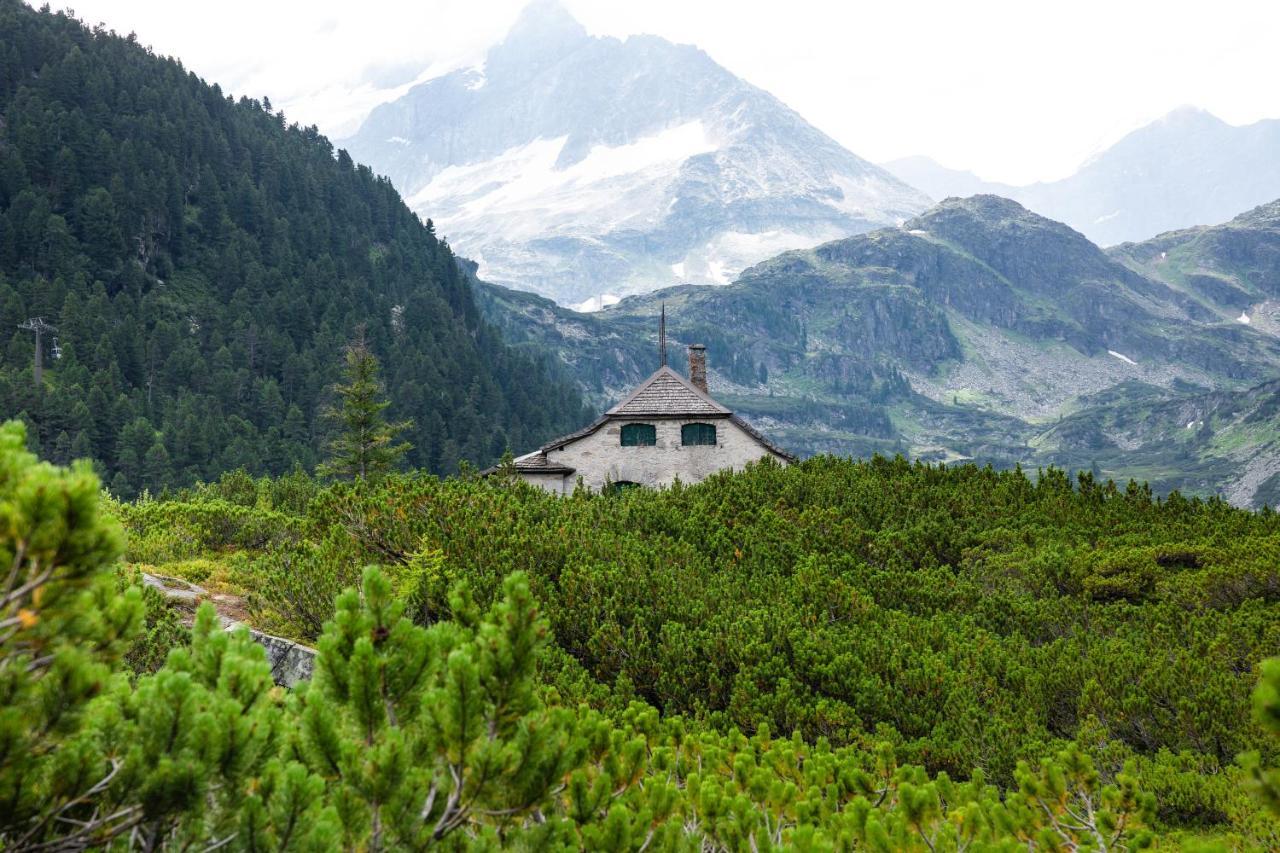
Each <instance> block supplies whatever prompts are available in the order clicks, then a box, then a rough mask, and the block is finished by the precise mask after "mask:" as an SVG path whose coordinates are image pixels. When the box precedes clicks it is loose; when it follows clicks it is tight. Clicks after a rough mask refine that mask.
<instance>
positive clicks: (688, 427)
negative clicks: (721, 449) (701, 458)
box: [680, 424, 716, 445]
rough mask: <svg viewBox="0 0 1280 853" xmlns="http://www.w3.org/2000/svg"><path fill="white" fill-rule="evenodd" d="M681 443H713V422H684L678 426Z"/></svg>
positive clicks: (714, 436)
mask: <svg viewBox="0 0 1280 853" xmlns="http://www.w3.org/2000/svg"><path fill="white" fill-rule="evenodd" d="M680 443H681V444H686V445H687V444H715V443H716V425H715V424H685V425H684V426H682V427H680Z"/></svg>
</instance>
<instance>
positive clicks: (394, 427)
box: [318, 328, 413, 480]
mask: <svg viewBox="0 0 1280 853" xmlns="http://www.w3.org/2000/svg"><path fill="white" fill-rule="evenodd" d="M343 377H344V379H345V382H340V383H338V384H337V385H335V386H334V389H333V390H334V393H335V394H337V396H338V398H339V405H338V406H336V407H333V408H331V409H330V410H329V412H328V415H329V417H330V419H332V420H333V421H335V422H336V423H337V424H338V429H339V432H338V435H337V436H336V437H335V438H334V439H333V440H332V441H331V442H330V444H329V459H328V461H326V462H325V463H324V464H322V465H321V466H320V468H319V471H318V473H319V474H320V475H321V476H323V477H333V478H339V479H359V480H363V479H366V478H375V477H380V476H382V475H383V474H386V473H388V472H389V471H391V470H393V469H394V468H395V467H396V466H397V465H398V464H399V462H400V458H401V457H402V456H404V454H405V453H406V452H408V450H409V447H410V445H409V444H408V443H407V442H399V443H397V442H396V437H397V436H398V435H399V434H400V433H402V432H404V431H405V430H407V429H409V428H411V427H412V426H413V422H412V421H399V422H397V423H388V422H387V419H386V417H384V415H383V411H384V410H385V409H386V408H387V407H388V406H389V405H391V404H390V403H389V402H388V401H387V400H386V399H384V391H383V387H382V380H381V379H380V378H379V366H378V359H377V357H376V356H375V355H374V354H373V352H372V350H370V349H369V345H368V343H366V341H365V337H364V329H363V328H361V329H360V331H359V333H358V334H357V336H356V339H355V341H353V342H352V343H351V344H350V346H348V347H347V349H346V366H345V368H344V370H343Z"/></svg>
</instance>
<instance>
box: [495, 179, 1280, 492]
mask: <svg viewBox="0 0 1280 853" xmlns="http://www.w3.org/2000/svg"><path fill="white" fill-rule="evenodd" d="M1277 210H1280V205H1278V206H1274V207H1273V206H1268V207H1266V208H1260V209H1258V210H1255V211H1252V212H1250V213H1249V214H1245V215H1243V216H1241V217H1237V219H1236V220H1233V221H1232V222H1230V223H1227V224H1225V225H1223V226H1218V227H1216V228H1201V229H1193V230H1192V231H1188V232H1179V233H1178V234H1171V235H1165V236H1163V237H1162V238H1160V239H1159V240H1157V241H1152V242H1151V243H1146V244H1128V245H1126V246H1123V247H1118V248H1117V249H1114V250H1111V251H1103V250H1101V249H1099V248H1098V247H1097V246H1095V245H1094V244H1092V243H1090V242H1089V241H1088V240H1087V239H1086V238H1085V237H1084V236H1083V235H1081V234H1079V233H1078V232H1076V231H1074V230H1072V229H1071V228H1069V227H1067V226H1065V225H1063V224H1061V223H1057V222H1054V221H1052V220H1049V219H1046V218H1044V217H1041V216H1038V215H1036V214H1034V213H1032V212H1030V211H1028V210H1026V209H1025V208H1023V207H1022V206H1020V205H1018V204H1017V203H1015V202H1012V201H1009V200H1007V199H1002V198H998V197H994V196H977V197H972V198H968V199H950V200H948V201H946V202H943V203H942V204H939V205H937V206H935V207H934V208H931V209H930V210H928V211H926V212H925V213H923V214H921V215H920V216H917V217H915V218H913V219H911V220H909V221H907V222H905V223H903V225H902V226H900V227H896V228H886V229H881V230H878V231H874V232H871V233H869V234H864V235H859V236H855V237H850V238H847V239H844V240H838V241H834V242H831V243H826V244H823V245H821V246H818V247H815V248H813V249H808V250H803V251H793V252H787V253H784V254H782V255H780V256H778V257H776V258H773V259H770V260H768V261H765V262H763V263H761V264H757V265H756V266H753V267H751V268H750V269H748V270H746V271H745V272H744V273H743V274H742V275H741V276H740V277H739V279H738V280H737V281H736V282H735V283H734V284H732V285H729V286H727V287H717V288H708V287H698V286H681V287H675V288H668V289H664V290H662V291H659V292H657V293H653V294H647V295H643V296H634V297H629V298H627V299H624V300H622V301H621V302H620V303H619V304H617V305H615V306H612V307H610V308H607V309H605V310H603V311H600V312H598V313H596V314H591V315H582V314H577V313H575V312H572V311H568V310H566V309H563V308H560V307H559V306H556V305H555V304H554V303H552V302H549V301H548V300H544V299H540V298H539V297H536V296H534V295H531V294H521V293H516V292H514V291H509V290H504V289H498V288H492V287H480V288H478V293H479V296H478V299H479V301H480V304H481V308H482V311H484V312H485V313H486V315H487V316H489V317H490V318H491V319H492V320H493V321H494V322H496V323H497V324H498V325H499V326H500V327H502V329H503V331H504V333H505V334H506V335H507V337H508V338H509V339H515V340H519V341H522V342H523V345H525V346H530V347H536V348H539V349H550V350H551V351H553V352H555V353H556V354H557V356H558V358H559V359H560V360H561V361H562V362H563V363H564V364H565V365H566V367H567V369H568V371H569V372H570V373H571V374H572V375H574V376H576V377H577V378H578V381H579V384H580V386H581V387H582V388H583V390H584V392H585V393H586V395H587V396H588V397H589V398H590V399H591V400H592V402H593V403H594V404H595V405H597V406H598V407H603V406H604V405H605V404H606V403H607V402H608V401H610V400H613V399H616V398H617V397H618V396H619V395H620V394H621V393H622V392H623V391H624V390H625V389H626V388H627V387H628V386H629V385H630V384H632V383H633V382H635V381H637V380H638V379H640V378H641V377H642V376H644V375H646V374H647V373H648V372H649V371H650V370H651V369H652V366H653V364H654V361H655V359H656V355H655V352H656V350H655V345H654V343H653V341H654V337H655V335H656V329H657V326H656V316H657V313H658V311H659V309H660V306H661V304H663V303H665V305H666V308H667V314H668V327H669V328H668V334H669V337H670V338H671V340H672V341H673V346H678V345H680V344H683V343H693V342H700V343H705V344H707V345H708V348H709V354H710V365H711V374H712V379H711V384H712V391H713V393H715V394H716V395H717V396H718V397H719V398H720V399H722V400H724V401H725V402H726V403H728V404H729V405H731V406H732V407H733V408H735V410H737V411H738V412H740V413H741V414H743V415H745V416H746V417H748V418H751V419H753V420H755V421H756V422H757V423H758V424H759V425H760V426H761V427H762V428H765V429H767V430H769V431H770V434H771V435H773V436H775V437H777V438H778V439H779V440H780V441H781V442H782V443H784V444H786V445H787V446H789V447H790V448H791V449H793V450H797V451H800V452H802V453H812V452H824V451H832V452H838V453H854V454H865V453H869V452H874V451H885V452H903V453H906V454H908V455H910V456H920V457H925V458H931V459H942V460H957V459H964V458H972V459H979V460H983V461H990V462H993V463H995V464H999V465H1012V464H1015V463H1021V464H1024V465H1037V464H1059V465H1064V466H1067V467H1078V468H1084V469H1087V470H1088V469H1095V468H1096V469H1097V470H1098V471H1099V473H1100V474H1104V475H1107V476H1115V477H1119V478H1125V477H1127V476H1130V475H1133V476H1140V477H1141V478H1142V479H1148V480H1151V481H1152V482H1153V485H1155V486H1156V487H1157V488H1162V489H1165V490H1167V489H1170V488H1175V487H1176V488H1187V489H1190V490H1192V491H1195V492H1197V493H1214V492H1216V491H1219V490H1221V491H1223V492H1224V493H1226V494H1229V495H1230V496H1231V497H1232V499H1233V500H1236V501H1237V502H1240V503H1250V502H1253V501H1255V499H1256V498H1257V495H1259V494H1269V492H1266V490H1265V489H1263V488H1262V487H1263V485H1264V484H1265V481H1266V478H1265V477H1260V474H1261V473H1262V472H1263V470H1264V469H1265V470H1269V469H1268V468H1267V467H1266V466H1267V465H1268V464H1270V463H1265V462H1263V463H1259V465H1261V468H1259V471H1258V472H1255V474H1257V475H1259V476H1254V475H1249V478H1252V479H1249V478H1245V477H1244V475H1243V474H1242V471H1243V468H1242V466H1241V464H1240V457H1239V452H1238V451H1239V447H1237V446H1236V445H1235V444H1233V445H1232V446H1231V447H1226V446H1222V443H1223V442H1227V443H1228V444H1231V443H1232V442H1235V443H1237V444H1239V443H1243V446H1247V448H1249V449H1250V451H1259V452H1261V453H1262V455H1263V456H1265V455H1266V454H1267V453H1271V452H1272V451H1271V450H1267V449H1266V448H1268V447H1271V444H1270V443H1269V442H1270V441H1271V439H1270V438H1268V437H1267V436H1269V434H1270V433H1269V432H1268V430H1270V426H1269V425H1268V424H1269V422H1268V421H1267V419H1266V418H1265V417H1262V418H1261V419H1259V418H1257V417H1254V419H1253V420H1247V419H1248V418H1249V417H1251V415H1250V413H1251V412H1254V411H1261V409H1260V407H1262V406H1264V403H1265V399H1267V398H1268V397H1267V394H1268V392H1267V391H1266V390H1265V389H1266V388H1267V387H1268V386H1266V385H1265V383H1267V382H1270V381H1272V380H1274V379H1275V377H1276V376H1278V375H1280V338H1277V337H1276V335H1275V333H1274V332H1273V331H1271V330H1269V328H1268V327H1266V326H1265V325H1264V324H1262V323H1257V322H1252V321H1251V322H1248V323H1246V322H1241V321H1240V319H1239V316H1238V315H1239V314H1240V306H1241V305H1250V306H1253V305H1256V304H1258V303H1259V302H1261V301H1265V299H1266V298H1268V297H1269V296H1270V294H1271V293H1272V292H1273V289H1274V285H1273V284H1272V282H1274V281H1275V278H1274V277H1273V278H1266V277H1265V276H1264V275H1262V273H1263V272H1265V271H1267V270H1270V269H1272V267H1269V266H1268V264H1269V260H1268V259H1269V258H1271V257H1272V255H1271V252H1272V251H1273V250H1274V247H1275V246H1277V245H1280V241H1277V242H1273V240H1274V239H1275V237H1276V233H1275V232H1274V231H1273V228H1274V224H1275V221H1276V220H1277V219H1278V218H1280V217H1276V216H1274V214H1275V213H1276V211H1277ZM1161 253H1164V254H1163V258H1161ZM1153 259H1158V260H1160V262H1161V263H1162V264H1163V267H1158V265H1155V261H1153ZM1193 261H1194V263H1193ZM1206 270H1208V271H1207V272H1206ZM1175 272H1177V273H1178V274H1177V275H1175V274H1174V273H1175ZM1196 276H1211V277H1214V280H1215V281H1221V282H1222V286H1221V287H1220V288H1218V289H1214V288H1210V287H1207V286H1204V285H1197V283H1198V282H1199V281H1200V279H1198V278H1196ZM1237 291H1239V292H1240V293H1246V294H1247V297H1246V296H1239V295H1237ZM1249 310H1254V311H1255V314H1256V313H1258V312H1257V311H1256V309H1249ZM1259 388H1261V389H1262V390H1258V389H1259ZM1251 389H1252V390H1251ZM1197 398H1204V399H1206V400H1208V399H1210V398H1211V399H1212V401H1214V402H1211V403H1210V402H1203V401H1202V402H1201V403H1187V402H1186V401H1187V400H1191V399H1197ZM1180 401H1181V402H1180ZM1187 405H1191V406H1193V407H1196V406H1198V407H1199V409H1198V410H1203V411H1204V412H1208V415H1207V416H1205V417H1201V418H1197V419H1196V420H1207V421H1208V422H1210V423H1211V424H1214V423H1217V424H1218V425H1219V426H1220V427H1221V428H1222V429H1221V430H1220V432H1219V433H1218V435H1219V436H1220V437H1219V438H1218V439H1217V440H1216V443H1215V440H1214V439H1213V436H1214V435H1215V433H1213V432H1212V429H1213V428H1212V427H1211V429H1210V430H1209V431H1205V432H1199V431H1197V430H1194V429H1193V430H1190V431H1188V430H1186V427H1185V422H1183V424H1182V430H1183V432H1181V433H1178V438H1179V441H1178V442H1177V443H1176V444H1169V442H1168V441H1167V436H1166V437H1164V438H1160V439H1158V440H1157V439H1152V440H1153V441H1155V442H1156V444H1154V445H1153V447H1152V453H1151V454H1148V455H1147V456H1145V457H1143V456H1141V455H1138V456H1133V457H1130V456H1128V455H1126V453H1123V452H1119V451H1120V450H1122V449H1123V448H1124V447H1126V446H1128V445H1127V444H1126V441H1127V439H1125V438H1124V435H1123V431H1117V430H1110V429H1109V428H1108V427H1106V426H1105V424H1109V423H1113V422H1121V421H1124V420H1125V419H1126V418H1128V417H1130V415H1129V414H1126V413H1133V412H1140V411H1148V412H1151V413H1153V415H1152V416H1153V417H1158V418H1159V419H1161V422H1162V423H1168V424H1173V423H1175V421H1176V420H1177V419H1178V418H1181V417H1182V413H1183V410H1184V409H1185V408H1186V406H1187ZM1228 420H1230V421H1231V424H1236V421H1237V420H1238V421H1240V424H1241V425H1240V426H1239V427H1238V428H1237V426H1231V427H1230V428H1228V424H1227V421H1228ZM1246 421H1247V425H1248V428H1247V429H1246V428H1245V427H1244V426H1243V425H1245V424H1246ZM1080 424H1092V426H1089V427H1088V428H1087V429H1084V428H1080V427H1079V425H1080ZM1259 425H1260V426H1259ZM1264 433H1265V434H1264ZM1153 435H1155V433H1153ZM1082 436H1083V438H1082ZM1135 436H1138V433H1135ZM1132 441H1133V442H1138V443H1139V444H1137V445H1134V447H1135V448H1136V447H1138V446H1139V445H1140V444H1141V442H1143V441H1145V439H1143V438H1141V437H1135V438H1133V440H1132ZM1130 443H1132V442H1130ZM1275 452H1277V453H1280V449H1277V450H1276V451H1275ZM1278 458H1280V457H1278ZM1153 460H1154V461H1153ZM1157 463H1158V464H1157ZM1268 476H1269V475H1268ZM1242 478H1243V479H1242ZM1244 480H1248V482H1245V481H1244ZM1255 480H1256V482H1253V481H1255Z"/></svg>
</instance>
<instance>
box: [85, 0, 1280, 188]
mask: <svg viewBox="0 0 1280 853" xmlns="http://www.w3.org/2000/svg"><path fill="white" fill-rule="evenodd" d="M563 4H564V5H565V6H566V7H567V8H568V9H569V10H570V11H571V12H573V14H574V15H576V16H577V17H578V19H579V20H580V21H582V22H583V24H584V25H585V26H586V27H587V29H588V30H590V31H591V32H593V33H596V34H601V35H614V36H619V37H625V36H626V35H628V34H633V33H655V34H657V35H661V36H664V37H666V38H668V39H670V40H672V41H677V42H683V43H691V44H696V45H698V46H699V47H701V48H702V49H704V50H705V51H706V52H707V53H709V54H710V55H711V57H712V58H714V59H715V60H717V61H718V62H720V64H722V65H724V66H726V67H727V68H729V69H730V70H731V71H733V72H735V73H736V74H738V75H739V76H741V77H743V78H745V79H746V80H748V81H749V82H751V83H754V84H755V85H757V86H760V87H762V88H764V89H767V90H769V91H770V92H772V93H773V94H774V95H776V96H778V97H779V98H780V99H781V100H783V101H784V102H785V103H787V104H788V105H789V106H791V107H793V108H794V109H796V110H797V111H798V112H799V113H800V114H802V115H803V116H805V117H806V118H807V119H808V120H809V121H810V122H812V123H813V124H815V125H817V126H818V127H819V128H821V129H822V130H824V131H826V132H827V133H829V134H830V135H832V136H833V137H835V138H836V139H837V140H839V141H840V142H841V143H843V144H844V145H845V146H846V147H848V148H849V149H850V150H852V151H853V152H854V153H856V154H858V155H860V156H862V157H866V158H868V159H871V160H875V161H878V162H879V161H884V160H888V159H892V158H896V157H902V156H906V155H910V154H927V155H929V156H931V157H933V158H934V159H936V160H939V161H940V162H942V163H943V164H945V165H947V166H951V167H953V168H968V169H973V170H974V171H976V172H977V173H978V174H979V175H981V176H982V177H984V178H987V179H988V180H1003V181H1009V182H1013V183H1026V182H1030V181H1035V180H1048V179H1053V178H1058V177H1062V176H1064V175H1066V174H1069V173H1070V172H1072V171H1074V169H1075V168H1076V166H1077V165H1079V163H1080V162H1081V161H1082V160H1084V159H1085V158H1087V157H1088V156H1089V155H1090V154H1092V153H1094V152H1095V151H1097V150H1100V149H1101V148H1103V147H1105V146H1106V145H1108V144H1110V143H1112V142H1114V141H1115V140H1116V139H1118V138H1119V137H1120V136H1122V135H1123V134H1124V133H1126V132H1127V131H1129V130H1132V129H1133V128H1135V127H1138V126H1140V125H1142V124H1145V123H1146V122H1148V121H1151V120H1153V119H1155V118H1157V117H1159V116H1161V115H1163V114H1164V113H1166V112H1168V111H1169V110H1171V109H1173V108H1175V107H1177V106H1180V105H1183V104H1192V105H1195V106H1200V107H1204V108H1205V109H1208V110H1209V111H1211V112H1213V113H1214V114H1216V115H1218V116H1219V117H1220V118H1223V119H1225V120H1226V121H1229V122H1231V123H1233V124H1247V123H1250V122H1253V121H1257V120H1259V119H1262V118H1277V117H1280V85H1277V83H1280V72H1278V68H1280V66H1278V65H1277V59H1276V57H1277V54H1276V39H1277V37H1278V36H1280V2H1271V0H1251V1H1250V2H1241V0H1215V2H1180V1H1179V0H1163V2H1146V0H1142V2H1136V1H1132V2H1131V0H1102V1H1101V2H1099V0H1072V2H1060V3H1048V2H1042V0H1009V2H995V0H936V1H935V0H916V2H900V1H899V0H880V2H874V3H864V2H853V0H846V2H839V1H838V0H785V2H778V0H769V2H757V0H643V2H631V0H563ZM70 5H71V7H72V8H74V9H75V11H76V13H77V14H78V16H79V17H81V18H82V19H84V20H86V21H87V22H89V23H98V22H102V23H105V24H106V25H107V26H109V27H111V28H113V29H115V30H117V31H120V32H126V33H127V32H130V31H133V32H135V33H137V35H138V38H139V40H140V41H141V42H142V43H143V44H147V45H150V46H152V47H153V48H155V50H156V51H158V52H160V53H163V54H172V55H175V56H177V57H179V58H180V59H182V60H183V62H184V63H185V64H186V66H187V67H188V68H191V69H192V70H194V71H196V72H197V73H199V74H201V75H202V76H204V77H205V78H207V79H208V80H209V81H210V82H217V83H219V84H221V85H222V87H223V88H224V89H226V90H228V91H231V92H234V93H236V94H247V95H252V96H258V97H260V96H262V95H267V96H269V97H270V98H271V100H272V103H273V104H274V105H275V106H276V107H278V108H280V107H282V108H284V109H285V111H286V112H287V113H288V115H289V118H290V119H293V120H297V121H300V122H302V123H303V124H317V125H319V126H320V128H321V129H322V130H323V131H324V132H326V133H328V134H330V135H331V136H333V137H335V138H337V137H341V136H344V135H346V134H349V133H350V132H352V131H353V130H354V129H355V127H356V126H357V125H358V123H359V120H360V118H361V117H362V116H363V115H364V114H365V112H367V111H368V109H369V108H370V107H371V106H372V105H373V104H375V103H377V102H378V101H379V100H384V99H386V98H388V97H389V96H391V95H392V94H394V93H395V92H396V91H402V89H401V90H397V89H395V88H394V87H395V86H396V85H397V84H404V83H406V82H408V81H412V80H413V79H414V78H418V79H425V78H426V77H427V76H434V75H435V74H436V73H439V72H443V71H446V70H449V69H450V68H454V67H457V66H459V65H470V64H475V63H477V62H479V61H481V60H482V59H483V56H484V52H485V50H486V48H487V47H488V46H489V45H491V44H493V43H494V42H497V41H500V40H501V38H502V36H503V34H504V32H505V31H506V29H507V28H508V27H509V26H510V25H511V23H512V22H513V21H514V19H515V17H516V15H517V14H518V13H519V11H520V9H521V8H522V7H523V6H524V0H417V2H411V0H361V2H350V0H346V2H331V0H218V2H196V1H195V0H76V2H74V3H72V4H70Z"/></svg>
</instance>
